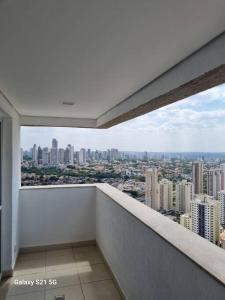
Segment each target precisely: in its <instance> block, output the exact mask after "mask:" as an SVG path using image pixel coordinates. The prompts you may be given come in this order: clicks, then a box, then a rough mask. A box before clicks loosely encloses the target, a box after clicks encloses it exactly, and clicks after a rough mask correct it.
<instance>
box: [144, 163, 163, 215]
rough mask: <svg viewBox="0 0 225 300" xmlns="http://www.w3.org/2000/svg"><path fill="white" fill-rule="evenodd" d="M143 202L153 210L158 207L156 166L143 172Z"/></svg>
mask: <svg viewBox="0 0 225 300" xmlns="http://www.w3.org/2000/svg"><path fill="white" fill-rule="evenodd" d="M145 204H146V205H148V206H150V207H151V208H153V209H155V210H159V209H160V201H159V183H158V170H157V168H152V169H148V170H147V171H146V172H145Z"/></svg>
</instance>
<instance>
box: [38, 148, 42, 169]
mask: <svg viewBox="0 0 225 300" xmlns="http://www.w3.org/2000/svg"><path fill="white" fill-rule="evenodd" d="M37 160H38V164H39V165H41V164H42V149H41V147H40V146H39V147H38V151H37Z"/></svg>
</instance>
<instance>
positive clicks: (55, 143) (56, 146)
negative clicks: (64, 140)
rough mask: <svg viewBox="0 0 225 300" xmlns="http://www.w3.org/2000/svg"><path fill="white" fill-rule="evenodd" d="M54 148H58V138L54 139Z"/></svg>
mask: <svg viewBox="0 0 225 300" xmlns="http://www.w3.org/2000/svg"><path fill="white" fill-rule="evenodd" d="M52 148H58V141H57V139H52Z"/></svg>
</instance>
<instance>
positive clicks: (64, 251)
mask: <svg viewBox="0 0 225 300" xmlns="http://www.w3.org/2000/svg"><path fill="white" fill-rule="evenodd" d="M53 256H55V257H57V256H73V251H72V248H65V249H57V250H49V251H47V258H49V257H53Z"/></svg>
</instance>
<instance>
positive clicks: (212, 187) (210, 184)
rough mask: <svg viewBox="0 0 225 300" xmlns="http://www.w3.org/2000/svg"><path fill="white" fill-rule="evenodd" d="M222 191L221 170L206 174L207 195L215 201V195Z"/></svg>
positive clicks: (213, 170) (212, 170)
mask: <svg viewBox="0 0 225 300" xmlns="http://www.w3.org/2000/svg"><path fill="white" fill-rule="evenodd" d="M221 190H222V170H221V169H211V170H209V171H208V172H207V194H208V195H209V196H213V197H214V198H215V199H217V193H218V192H219V191H221Z"/></svg>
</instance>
